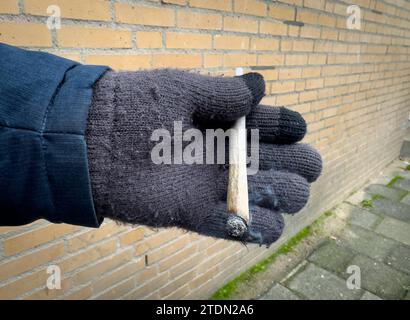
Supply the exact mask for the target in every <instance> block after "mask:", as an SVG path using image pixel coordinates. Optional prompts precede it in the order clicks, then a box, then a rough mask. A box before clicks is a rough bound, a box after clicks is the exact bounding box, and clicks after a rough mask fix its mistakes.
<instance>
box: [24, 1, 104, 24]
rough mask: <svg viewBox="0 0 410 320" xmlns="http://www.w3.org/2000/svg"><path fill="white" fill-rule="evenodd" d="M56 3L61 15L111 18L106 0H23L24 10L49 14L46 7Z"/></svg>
mask: <svg viewBox="0 0 410 320" xmlns="http://www.w3.org/2000/svg"><path fill="white" fill-rule="evenodd" d="M51 5H56V6H58V7H59V8H60V10H61V11H60V13H61V17H64V18H71V19H82V20H104V21H108V20H111V13H110V3H109V1H107V0H69V1H67V0H25V2H24V12H25V13H28V14H32V15H38V16H49V15H50V14H49V13H47V8H48V7H49V6H51Z"/></svg>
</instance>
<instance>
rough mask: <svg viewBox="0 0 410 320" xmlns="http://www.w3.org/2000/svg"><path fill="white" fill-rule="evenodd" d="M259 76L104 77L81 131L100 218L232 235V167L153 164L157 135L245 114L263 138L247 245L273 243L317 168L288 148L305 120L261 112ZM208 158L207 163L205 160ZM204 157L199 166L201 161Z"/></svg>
mask: <svg viewBox="0 0 410 320" xmlns="http://www.w3.org/2000/svg"><path fill="white" fill-rule="evenodd" d="M264 90H265V83H264V80H263V78H262V76H261V75H259V74H256V73H250V74H246V75H244V76H241V77H233V78H224V77H208V76H202V75H198V74H194V73H189V72H183V71H178V70H167V69H165V70H153V71H147V72H127V73H115V72H108V73H106V74H105V75H104V76H103V78H102V79H100V80H99V82H98V83H97V84H96V86H95V89H94V97H93V103H92V107H91V110H90V115H89V122H88V128H87V136H86V137H87V144H88V155H89V166H90V175H91V183H92V191H93V197H94V203H95V208H96V211H97V214H99V215H102V216H104V217H109V218H112V219H114V220H119V221H122V222H127V223H133V224H144V225H149V226H155V227H172V226H176V227H181V228H184V229H188V230H192V231H195V232H198V233H200V234H204V235H209V236H213V237H218V238H228V239H230V236H229V235H228V233H227V231H226V222H227V217H228V214H227V213H226V194H227V180H228V170H227V168H228V166H227V165H218V164H161V165H158V164H154V163H153V161H152V159H151V151H152V148H153V147H154V146H155V145H156V144H157V143H158V142H155V141H151V135H152V133H153V131H154V130H156V129H161V128H163V129H167V130H169V131H170V133H171V134H173V128H174V122H175V121H180V122H181V123H182V129H183V131H184V132H185V130H187V129H190V128H198V129H201V130H204V129H205V128H218V127H222V128H228V127H229V126H230V125H231V124H232V121H234V120H235V119H237V118H239V117H241V116H243V115H247V127H248V128H257V129H259V133H260V141H261V142H260V146H259V157H260V159H259V169H260V171H259V172H258V173H257V174H256V175H251V176H248V185H249V197H250V199H251V201H252V202H251V207H250V222H249V228H248V229H249V232H247V233H246V234H245V235H244V236H243V237H242V238H240V239H237V238H236V239H234V240H241V241H244V242H257V243H260V244H268V245H269V244H271V243H272V242H274V241H275V240H277V239H278V238H279V237H280V235H281V233H282V230H283V225H284V223H283V217H282V215H281V213H282V212H286V213H295V212H297V211H299V210H301V209H302V207H303V206H304V205H305V204H306V202H307V200H308V197H309V183H310V182H312V181H315V180H316V179H317V177H318V176H319V174H320V172H321V168H322V162H321V158H320V156H319V154H318V153H317V152H316V151H315V150H313V149H312V148H310V147H309V146H307V145H303V144H294V143H295V142H297V141H299V140H301V139H302V138H303V137H304V135H305V132H306V123H305V121H304V120H303V118H302V117H301V116H300V115H299V114H298V113H296V112H293V111H290V110H288V109H285V108H274V107H267V106H258V103H259V102H260V100H261V98H262V97H263V95H264ZM204 159H205V158H204ZM204 161H205V160H204Z"/></svg>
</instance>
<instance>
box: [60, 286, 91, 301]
mask: <svg viewBox="0 0 410 320" xmlns="http://www.w3.org/2000/svg"><path fill="white" fill-rule="evenodd" d="M92 293H93V292H92V290H91V287H84V288H82V289H80V290H77V291H74V292H73V293H70V294H69V295H67V296H65V297H64V298H63V299H64V300H85V299H88V298H89V297H91V295H92Z"/></svg>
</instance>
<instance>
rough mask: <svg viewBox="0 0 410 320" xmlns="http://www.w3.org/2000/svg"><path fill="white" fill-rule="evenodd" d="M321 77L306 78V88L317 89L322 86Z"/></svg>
mask: <svg viewBox="0 0 410 320" xmlns="http://www.w3.org/2000/svg"><path fill="white" fill-rule="evenodd" d="M323 83H324V80H323V79H308V80H306V89H317V88H322V87H323Z"/></svg>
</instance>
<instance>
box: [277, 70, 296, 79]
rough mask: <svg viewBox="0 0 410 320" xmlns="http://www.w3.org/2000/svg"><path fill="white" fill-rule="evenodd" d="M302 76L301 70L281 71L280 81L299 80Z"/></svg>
mask: <svg viewBox="0 0 410 320" xmlns="http://www.w3.org/2000/svg"><path fill="white" fill-rule="evenodd" d="M301 75H302V69H301V68H291V69H280V70H279V80H286V79H298V78H300V76H301Z"/></svg>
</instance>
